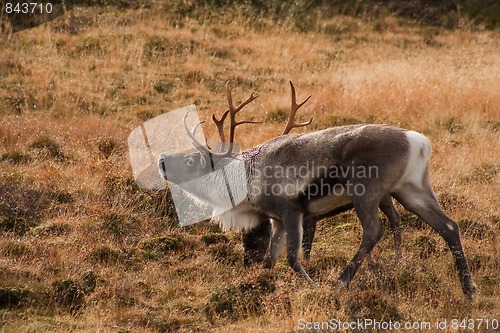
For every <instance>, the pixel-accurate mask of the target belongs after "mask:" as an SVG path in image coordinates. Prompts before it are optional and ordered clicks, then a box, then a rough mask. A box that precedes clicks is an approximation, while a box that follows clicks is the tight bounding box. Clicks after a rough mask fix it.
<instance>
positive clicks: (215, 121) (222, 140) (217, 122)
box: [212, 110, 229, 151]
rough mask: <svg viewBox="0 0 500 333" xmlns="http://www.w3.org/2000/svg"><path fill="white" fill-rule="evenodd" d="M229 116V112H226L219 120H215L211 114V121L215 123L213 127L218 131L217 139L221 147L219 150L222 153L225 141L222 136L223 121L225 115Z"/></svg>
mask: <svg viewBox="0 0 500 333" xmlns="http://www.w3.org/2000/svg"><path fill="white" fill-rule="evenodd" d="M228 114H229V110H226V112H224V114H223V115H222V117H221V118H220V119H217V118H216V117H215V113H214V114H212V120H213V121H214V123H215V126H217V130H218V131H219V137H220V142H221V147H220V150H221V151H224V148H225V144H226V139H225V136H224V121H225V120H226V117H227V115H228Z"/></svg>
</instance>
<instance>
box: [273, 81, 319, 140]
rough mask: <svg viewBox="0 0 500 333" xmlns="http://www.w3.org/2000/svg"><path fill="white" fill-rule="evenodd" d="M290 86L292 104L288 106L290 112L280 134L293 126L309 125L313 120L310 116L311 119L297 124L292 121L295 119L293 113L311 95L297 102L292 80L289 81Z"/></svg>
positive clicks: (285, 132) (288, 130)
mask: <svg viewBox="0 0 500 333" xmlns="http://www.w3.org/2000/svg"><path fill="white" fill-rule="evenodd" d="M290 87H291V88H292V105H291V107H290V113H289V115H288V121H287V123H286V126H285V129H284V130H283V133H281V135H285V134H288V133H289V132H290V130H292V128H294V127H304V126H307V125H309V124H310V123H311V122H312V121H313V118H312V117H311V120H309V121H307V122H305V123H300V124H297V123H296V122H295V121H294V120H295V113H297V110H298V109H299V108H300V107H301V106H302V105H304V104H305V103H306V102H307V101H308V100H309V98H311V95H309V96H308V97H307V98H306V99H305V100H303V101H302V102H301V103H299V104H297V100H296V97H295V87H294V86H293V83H292V81H290Z"/></svg>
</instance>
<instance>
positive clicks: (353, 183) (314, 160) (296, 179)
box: [158, 83, 477, 300]
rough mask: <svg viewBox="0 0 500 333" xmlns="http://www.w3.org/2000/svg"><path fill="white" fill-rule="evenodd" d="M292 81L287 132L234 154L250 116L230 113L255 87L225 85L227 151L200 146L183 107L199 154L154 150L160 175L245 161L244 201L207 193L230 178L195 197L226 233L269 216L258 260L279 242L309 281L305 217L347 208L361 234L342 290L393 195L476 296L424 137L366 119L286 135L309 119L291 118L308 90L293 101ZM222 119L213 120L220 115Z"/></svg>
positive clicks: (274, 253)
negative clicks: (239, 89)
mask: <svg viewBox="0 0 500 333" xmlns="http://www.w3.org/2000/svg"><path fill="white" fill-rule="evenodd" d="M291 86H292V107H291V111H290V117H289V123H288V124H287V126H286V129H285V131H284V135H282V136H279V137H276V138H274V139H271V140H269V141H267V142H265V143H263V144H261V145H259V146H257V147H255V148H253V149H250V150H247V151H244V152H241V153H237V152H234V151H233V147H234V133H235V128H236V127H237V126H239V125H241V124H245V123H250V122H249V121H236V114H237V113H238V112H240V111H241V109H242V108H243V107H245V106H246V105H247V104H248V103H250V102H252V101H253V100H254V99H255V98H257V96H256V95H255V94H254V93H252V94H251V95H250V97H249V98H248V99H247V100H245V101H244V102H242V103H241V104H240V105H238V106H237V107H235V106H234V105H233V101H232V88H231V86H230V84H229V83H228V84H227V85H226V94H227V100H228V104H229V109H228V110H227V111H226V113H225V115H226V116H227V115H229V118H230V136H229V142H228V145H227V146H228V147H227V148H226V147H225V146H224V149H225V151H222V152H216V151H214V150H213V149H211V148H210V147H209V146H205V145H203V144H201V143H200V142H199V141H198V140H197V139H196V129H197V128H198V127H199V125H200V124H197V125H196V126H195V127H194V128H193V129H192V130H190V129H189V127H188V125H187V122H186V118H187V116H188V114H186V116H185V117H184V127H185V129H186V132H187V135H188V136H189V137H190V139H191V141H192V143H193V145H194V146H195V147H196V149H197V150H198V151H197V152H194V153H191V154H171V155H169V154H160V156H159V159H158V167H159V171H160V174H161V175H162V176H163V177H165V179H167V174H172V171H173V170H179V168H182V169H184V170H185V172H186V173H187V174H191V175H192V176H193V177H196V176H197V175H205V174H207V170H208V169H209V168H210V166H213V167H215V168H221V169H224V170H225V177H226V178H227V179H228V180H229V181H230V180H231V179H238V177H241V174H240V173H241V172H242V171H241V170H240V169H237V168H232V167H230V165H231V163H230V162H231V161H232V160H239V161H242V162H243V163H244V171H243V172H245V179H246V182H247V184H246V185H247V188H248V194H247V197H246V198H245V200H242V201H241V202H238V203H236V204H235V205H234V206H233V207H232V208H231V209H229V210H221V209H220V206H221V204H220V197H219V196H217V195H214V193H218V189H223V188H226V187H227V183H220V182H216V181H215V179H214V178H210V177H206V178H205V180H204V183H202V184H200V185H199V186H198V188H197V189H196V192H195V193H193V197H194V198H193V200H199V201H200V202H203V203H205V204H209V205H210V206H211V207H213V219H214V220H215V221H217V222H219V224H220V225H221V226H222V227H223V229H225V230H227V229H233V230H239V231H242V230H243V231H248V230H252V229H255V228H264V227H265V225H264V226H263V225H262V224H263V223H266V221H267V222H268V221H269V220H270V219H272V221H273V223H272V235H271V240H270V244H269V251H267V253H266V255H265V258H264V266H265V267H267V268H272V267H273V266H274V265H275V264H276V261H277V259H278V257H279V255H280V253H281V250H282V248H283V246H284V245H285V242H286V258H287V261H288V264H289V265H290V266H291V267H292V268H293V270H294V271H295V272H296V273H298V274H299V275H300V276H301V277H303V278H304V279H305V280H306V281H307V282H309V283H310V284H314V281H313V280H312V279H311V278H310V277H309V275H308V274H307V272H306V271H305V270H304V268H303V267H302V265H301V263H300V259H299V251H300V247H301V242H302V238H303V223H304V221H308V220H309V221H310V220H311V219H314V218H315V217H318V216H323V215H328V214H333V213H335V212H336V210H339V209H342V207H344V208H345V207H347V206H350V205H352V206H353V207H354V209H355V211H356V214H357V215H358V217H359V220H360V221H361V224H362V227H363V235H362V240H361V243H360V245H359V249H358V250H357V252H356V253H355V255H354V256H353V258H352V259H351V260H350V262H349V263H348V264H347V267H346V268H345V269H344V271H343V272H342V273H341V275H340V277H339V278H338V284H339V285H341V286H344V287H348V286H349V284H350V282H351V281H352V279H353V277H354V275H355V274H356V271H357V270H358V268H359V266H360V265H361V263H362V262H363V261H364V260H365V259H366V257H367V256H368V255H369V254H370V252H371V251H372V249H373V248H374V246H375V245H376V244H377V243H378V241H379V240H380V239H381V237H382V235H383V227H382V225H381V223H380V220H379V217H378V208H379V207H380V206H381V203H382V202H386V199H384V198H387V197H388V196H390V197H393V198H394V199H396V200H397V201H398V202H399V203H400V204H402V205H403V207H404V208H405V209H407V210H408V211H410V212H412V213H414V214H416V215H417V216H419V217H420V218H421V219H422V220H423V221H425V222H426V223H428V224H429V225H430V226H431V227H432V228H433V229H434V230H436V231H437V232H438V234H439V235H441V237H443V239H444V240H445V241H446V243H447V244H448V246H449V248H450V250H451V253H452V255H453V257H454V259H455V266H456V269H457V271H458V275H459V278H460V282H461V286H462V290H463V292H464V294H465V296H466V297H467V298H468V299H469V300H473V299H474V297H475V294H476V290H477V287H476V284H475V283H474V280H473V279H472V276H471V274H470V271H469V267H468V265H467V260H466V257H465V254H464V252H463V248H462V244H461V241H460V233H459V229H458V225H457V224H456V223H455V222H454V221H453V220H451V219H450V218H449V217H448V216H446V214H445V213H444V212H443V211H442V210H441V208H440V206H439V203H438V201H437V198H436V195H435V194H434V192H433V191H432V188H431V184H430V181H429V175H428V162H429V157H430V154H431V145H430V142H429V140H428V139H427V138H426V137H425V136H424V135H422V134H420V133H418V132H415V131H409V130H405V129H401V128H396V127H392V126H387V125H373V124H372V125H349V126H340V127H333V128H328V129H324V130H320V131H316V132H311V133H305V134H294V135H292V134H286V133H287V129H288V128H289V127H290V129H291V128H294V127H300V126H305V125H307V123H302V124H297V123H295V121H294V115H295V112H296V111H297V110H298V109H299V108H300V107H301V106H302V105H303V104H304V103H305V102H306V101H307V100H308V99H309V97H308V98H307V99H306V100H304V101H303V102H301V103H299V104H297V103H296V99H295V91H294V88H293V85H292V84H291ZM226 116H223V117H222V118H221V120H220V121H222V122H223V121H224V118H225V117H226ZM221 128H222V126H221ZM290 129H288V131H289V130H290ZM285 132H286V133H285ZM291 157H293V158H291ZM209 162H210V163H209ZM304 170H305V172H300V171H304ZM278 190H280V191H278ZM278 192H279V193H278ZM389 199H390V198H389ZM391 206H392V203H391ZM285 236H286V237H285Z"/></svg>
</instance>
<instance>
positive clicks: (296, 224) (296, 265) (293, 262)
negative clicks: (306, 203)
mask: <svg viewBox="0 0 500 333" xmlns="http://www.w3.org/2000/svg"><path fill="white" fill-rule="evenodd" d="M302 220H303V214H302V213H300V212H294V211H289V212H287V213H286V214H285V215H284V216H283V224H284V227H285V233H286V260H287V261H288V264H289V265H290V267H292V268H293V270H294V271H295V272H297V273H298V274H299V275H300V276H302V277H303V278H304V279H306V281H307V282H309V283H310V284H314V281H313V280H312V279H311V278H310V277H309V275H308V274H307V273H306V271H305V270H304V267H302V265H301V264H300V259H299V253H300V244H301V243H302Z"/></svg>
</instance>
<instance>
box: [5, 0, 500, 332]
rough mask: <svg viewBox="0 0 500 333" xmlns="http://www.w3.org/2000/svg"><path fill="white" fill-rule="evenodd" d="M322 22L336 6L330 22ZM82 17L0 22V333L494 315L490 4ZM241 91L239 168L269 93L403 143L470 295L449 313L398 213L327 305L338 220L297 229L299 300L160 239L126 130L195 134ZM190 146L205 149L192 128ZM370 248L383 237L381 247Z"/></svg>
mask: <svg viewBox="0 0 500 333" xmlns="http://www.w3.org/2000/svg"><path fill="white" fill-rule="evenodd" d="M344 3H349V5H345V4H344ZM377 3H378V2H375V1H356V2H335V1H334V2H331V3H330V2H329V4H324V3H322V2H321V1H312V2H311V1H286V2H278V1H276V2H274V1H270V2H261V1H251V2H250V1H248V2H236V3H235V4H233V2H229V1H222V0H221V1H208V2H206V1H203V2H202V1H189V2H187V1H168V2H167V1H165V2H163V1H161V2H153V1H148V0H143V1H138V2H134V4H133V5H131V4H130V3H128V2H124V1H118V0H117V1H82V2H79V6H77V7H75V8H74V9H73V11H72V13H71V15H66V16H64V17H60V18H58V19H56V20H54V21H52V22H50V23H48V24H45V25H43V26H39V27H37V28H35V29H32V30H26V31H23V32H19V33H16V34H13V35H12V34H11V33H10V31H9V29H10V28H9V24H8V22H7V20H6V18H5V17H4V16H2V17H1V18H0V20H1V22H0V31H1V33H0V49H1V50H2V51H1V53H0V119H1V121H0V142H1V145H0V231H1V234H0V330H1V331H2V332H33V331H36V332H68V331H84V332H85V331H88V332H95V331H103V332H183V331H184V332H189V331H197V332H203V331H206V332H208V331H210V332H211V331H219V332H233V331H249V330H252V331H262V332H266V331H271V330H272V331H286V332H289V331H294V330H297V329H298V322H299V320H300V319H305V320H307V321H324V320H329V319H330V318H336V319H339V320H353V319H358V318H370V319H377V320H386V321H388V320H400V321H430V322H435V321H436V320H437V319H451V318H485V319H488V318H489V319H493V318H495V317H496V319H499V318H498V314H499V313H500V297H499V296H500V274H499V273H500V258H499V257H498V255H497V254H498V250H499V245H498V237H499V230H500V206H499V205H498V193H500V148H499V147H500V135H499V133H500V90H499V89H498V88H497V87H498V82H500V56H499V55H500V45H499V43H500V38H499V37H500V36H499V32H498V28H497V26H498V20H499V12H498V11H499V7H498V5H497V4H495V3H494V2H488V1H464V2H461V3H462V5H461V6H460V7H456V5H455V4H454V2H451V1H450V2H443V4H441V5H439V6H433V5H432V3H431V2H429V1H414V2H410V5H404V3H407V2H402V1H401V2H400V1H389V2H387V4H386V5H385V6H380V5H377ZM229 79H231V80H232V82H233V83H234V86H235V89H234V93H233V94H234V97H235V100H236V101H238V100H241V99H243V98H245V97H246V96H247V93H248V92H249V91H253V90H255V91H256V92H257V93H258V94H259V96H260V97H259V99H257V100H256V101H255V102H254V103H252V104H250V105H248V107H247V108H248V110H246V111H245V112H246V114H247V115H248V114H249V115H251V117H252V119H253V120H264V123H263V124H261V125H256V126H259V127H258V129H256V128H255V127H250V126H249V127H242V128H241V129H240V132H238V133H237V138H236V142H238V144H240V145H241V146H243V148H251V147H253V146H255V145H257V144H259V143H262V142H264V141H267V140H269V139H271V138H273V137H275V136H278V135H280V133H281V130H282V128H283V125H284V122H285V118H286V112H287V110H288V108H289V103H290V100H289V98H290V97H289V86H288V80H292V81H293V82H294V83H295V84H296V86H297V87H300V89H299V90H298V92H299V94H300V95H299V97H298V98H299V99H301V98H302V97H304V96H307V95H308V94H311V95H312V98H311V99H310V101H309V102H308V103H307V104H306V105H305V106H304V107H303V110H301V112H300V114H299V118H300V117H302V118H303V119H299V120H302V121H306V120H309V119H310V117H311V116H313V117H314V121H313V123H312V124H311V126H309V127H305V128H301V129H296V130H295V131H296V132H300V131H311V130H313V129H314V130H318V129H323V128H327V127H331V126H339V125H346V124H354V123H385V124H390V125H394V126H399V127H404V128H407V129H412V130H416V131H419V132H421V133H423V134H425V135H426V136H427V137H428V138H429V139H430V141H431V142H432V144H433V154H432V157H431V161H430V178H431V183H432V184H433V187H434V190H435V192H436V193H437V195H438V199H439V202H440V203H441V205H442V208H443V210H444V211H445V212H446V213H447V214H448V215H449V216H450V217H451V218H452V219H453V220H455V221H457V222H458V224H459V226H460V229H461V232H462V242H463V246H464V249H465V252H466V255H467V258H468V259H469V264H470V267H471V270H472V274H473V276H474V279H475V281H476V283H477V285H478V290H479V295H478V297H477V300H476V302H475V303H472V304H470V303H468V302H467V301H466V300H465V299H464V298H463V295H462V291H461V287H460V283H459V281H458V279H457V278H456V271H455V267H454V263H453V259H452V256H451V255H450V253H449V250H448V247H447V245H446V244H445V242H444V241H443V240H442V238H441V237H439V236H438V235H437V234H436V233H435V232H433V231H432V230H431V229H430V228H429V227H428V226H427V225H425V224H424V223H422V222H421V221H420V220H419V219H418V218H416V217H415V216H414V215H412V214H409V213H408V212H406V211H405V210H404V209H403V208H402V207H401V206H399V205H397V206H396V207H397V209H398V210H399V211H400V212H401V214H402V220H403V221H402V226H403V249H402V250H403V257H402V259H401V262H400V263H399V264H398V265H395V260H394V258H395V253H394V250H393V240H392V237H391V235H390V233H388V232H386V234H385V236H384V238H383V239H382V240H381V242H380V243H379V244H378V245H377V247H376V248H375V249H374V253H373V255H372V261H371V262H365V263H364V264H363V265H362V266H361V268H360V271H359V272H358V273H357V276H356V279H355V280H354V281H353V282H352V284H351V286H350V288H349V289H348V290H337V289H335V288H333V285H334V283H335V280H336V278H337V277H338V275H339V273H340V272H341V270H342V269H343V268H344V267H345V265H346V263H347V261H348V259H349V258H351V257H352V255H353V254H354V252H355V251H356V249H357V247H358V245H359V240H360V237H361V226H360V223H359V221H358V219H357V217H356V216H355V214H354V213H353V212H347V213H343V214H341V215H339V216H337V217H335V218H331V219H327V220H325V221H322V222H319V223H318V230H317V233H316V238H315V241H314V245H313V250H312V253H311V259H310V261H309V262H304V265H305V268H306V270H307V272H308V273H310V274H311V277H312V278H313V279H314V280H315V281H318V282H319V286H318V287H316V288H310V287H309V286H308V285H307V284H306V283H305V282H304V280H303V279H301V278H300V277H299V276H297V275H296V274H295V273H293V271H292V270H290V269H289V267H288V264H287V263H286V260H285V258H283V257H282V258H281V259H280V260H279V261H278V263H277V265H276V267H275V268H274V269H273V270H270V271H268V270H265V269H263V268H262V267H259V266H252V267H250V268H244V267H243V249H242V243H241V236H240V235H239V234H236V233H231V232H227V233H223V232H222V231H221V230H220V228H219V227H218V226H216V225H214V224H212V223H208V222H203V223H198V224H196V225H193V226H190V227H186V228H180V227H179V226H178V221H177V219H176V215H175V210H174V207H173V204H172V200H171V197H170V195H169V193H168V192H166V191H147V190H141V189H139V188H138V187H137V186H136V184H135V183H134V180H133V178H132V173H131V168H130V164H129V160H128V155H127V145H126V139H127V136H128V134H129V132H130V131H131V130H132V129H133V128H135V127H137V126H138V125H140V124H141V123H142V122H144V121H145V120H147V119H150V118H152V117H154V116H157V115H160V114H162V113H164V112H167V111H169V110H172V109H175V108H178V107H179V106H183V105H187V104H191V103H195V104H196V105H197V106H198V109H199V111H200V117H201V118H202V119H206V120H208V119H209V117H210V115H211V114H212V113H217V114H219V115H220V114H221V112H222V111H224V110H225V109H226V99H225V93H224V84H225V82H226V81H227V80H229ZM204 131H205V133H207V134H208V136H209V137H210V138H213V139H217V137H218V135H217V130H216V128H215V126H213V125H212V124H210V123H209V122H207V124H206V126H205V128H204ZM386 229H387V228H386Z"/></svg>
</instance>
